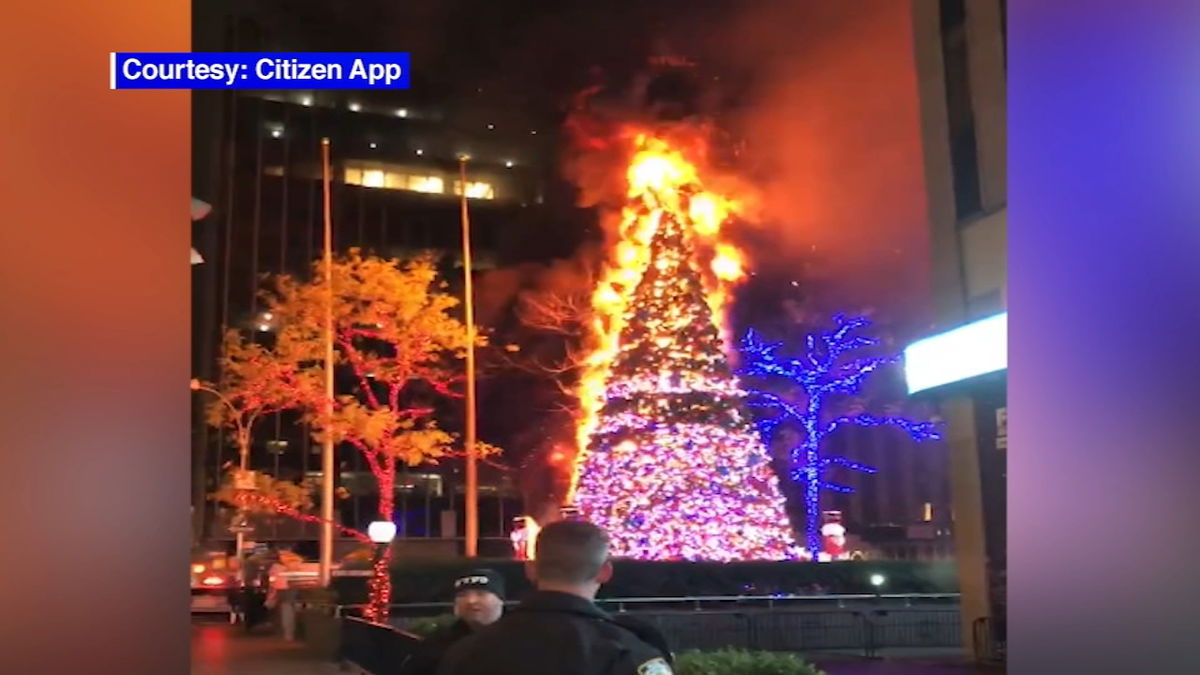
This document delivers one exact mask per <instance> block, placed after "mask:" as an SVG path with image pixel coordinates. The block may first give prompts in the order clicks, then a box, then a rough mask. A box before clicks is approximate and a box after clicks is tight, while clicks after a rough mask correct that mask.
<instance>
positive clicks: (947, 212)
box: [906, 0, 1008, 658]
mask: <svg viewBox="0 0 1200 675" xmlns="http://www.w3.org/2000/svg"><path fill="white" fill-rule="evenodd" d="M1005 5H1006V3H1005V2H1003V0H970V1H969V2H967V1H964V0H914V2H913V29H914V33H915V40H914V44H915V47H916V55H917V69H918V82H919V87H920V93H921V103H922V108H921V109H922V117H921V126H922V139H923V147H924V157H925V161H924V170H925V183H926V196H927V200H928V208H929V226H930V240H931V263H932V265H931V267H932V270H931V271H932V290H933V307H934V315H935V322H936V325H935V326H934V327H933V330H931V331H930V333H931V334H932V335H933V336H932V337H930V338H928V339H927V340H925V341H923V342H920V343H917V344H914V345H912V346H911V347H910V348H909V350H908V352H907V353H906V356H907V357H908V358H907V359H906V361H907V363H906V367H907V368H908V379H909V388H910V391H915V392H917V396H918V397H919V398H922V399H925V400H928V401H931V402H932V403H934V404H936V405H937V406H938V407H939V408H940V410H941V414H942V417H943V418H944V420H945V423H946V437H947V445H948V447H949V458H950V477H951V487H952V494H953V502H952V503H953V530H954V538H955V550H956V558H957V561H958V569H959V581H960V588H961V592H962V621H963V631H962V633H963V636H964V643H965V647H966V648H967V649H969V650H970V651H971V652H972V653H974V654H975V656H976V657H978V658H989V657H1000V656H1002V655H1003V651H1004V643H1005V624H1006V615H1007V612H1006V609H1005V607H1006V600H1005V587H1006V581H1005V580H1006V576H1007V563H1006V560H1007V554H1006V540H1005V527H1006V517H1005V510H1006V482H1007V464H1006V459H1005V457H1006V453H1007V445H1008V444H1007V430H1006V429H1007V404H1006V399H1007V377H1006V374H1007V357H1006V346H1007V342H1006V337H1005V336H1006V330H1007V290H1006V289H1007V256H1006V239H1007V219H1008V209H1007V205H1008V198H1007V161H1006V131H1007V128H1006V82H1007V63H1006V59H1007V52H1006V40H1007V25H1006V21H1005V11H1006V6H1005ZM923 347H924V348H929V347H932V348H933V350H935V351H938V350H940V355H938V356H937V357H936V358H930V359H922V358H920V352H921V349H922V348H923ZM930 378H932V379H930ZM918 380H920V382H918Z"/></svg>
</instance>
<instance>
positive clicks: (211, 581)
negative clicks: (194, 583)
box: [200, 577, 225, 586]
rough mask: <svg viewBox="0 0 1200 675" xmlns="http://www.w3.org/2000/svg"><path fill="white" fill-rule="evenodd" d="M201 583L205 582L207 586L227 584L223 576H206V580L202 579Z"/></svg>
mask: <svg viewBox="0 0 1200 675" xmlns="http://www.w3.org/2000/svg"><path fill="white" fill-rule="evenodd" d="M200 583H202V584H204V585H205V586H222V585H224V584H225V580H224V579H222V578H221V577H204V581H201V582H200Z"/></svg>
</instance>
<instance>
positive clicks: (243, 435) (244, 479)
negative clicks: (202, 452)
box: [190, 379, 254, 563]
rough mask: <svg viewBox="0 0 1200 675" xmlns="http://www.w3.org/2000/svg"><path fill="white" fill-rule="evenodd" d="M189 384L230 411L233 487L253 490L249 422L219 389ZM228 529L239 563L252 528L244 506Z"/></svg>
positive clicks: (195, 383) (194, 382)
mask: <svg viewBox="0 0 1200 675" xmlns="http://www.w3.org/2000/svg"><path fill="white" fill-rule="evenodd" d="M190 386H191V390H192V391H202V392H204V393H206V394H212V395H213V396H215V397H216V399H217V400H218V401H220V402H221V404H222V405H224V406H225V407H226V408H228V409H229V412H230V413H231V414H230V415H229V419H230V420H232V421H233V425H234V434H235V439H236V441H237V446H238V474H237V476H236V478H235V484H234V489H235V490H243V489H249V490H253V489H254V482H253V481H254V476H253V474H251V473H249V472H248V471H247V468H248V465H249V463H250V423H249V422H248V421H247V420H245V419H243V417H242V414H241V411H239V410H238V409H237V406H235V405H234V404H233V402H232V401H230V400H229V399H228V398H226V397H225V395H224V394H222V393H221V392H220V391H217V389H215V388H214V387H212V386H211V385H209V384H206V383H204V382H201V381H200V380H197V379H193V380H192V382H191V385H190ZM247 483H248V486H247ZM229 531H230V532H232V533H233V534H234V546H235V547H237V551H236V553H235V554H234V555H235V556H236V557H237V560H238V562H239V563H241V562H242V561H243V558H242V556H243V552H242V549H243V548H245V545H246V534H247V533H248V532H252V531H253V528H252V527H250V525H249V523H248V522H247V521H246V514H245V509H244V508H242V507H240V506H239V507H238V520H237V521H236V522H234V523H233V525H232V526H230V528H229Z"/></svg>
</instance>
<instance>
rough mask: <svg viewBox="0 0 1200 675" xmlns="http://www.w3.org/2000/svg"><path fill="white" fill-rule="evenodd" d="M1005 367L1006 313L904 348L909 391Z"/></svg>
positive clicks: (1006, 342) (929, 387) (1006, 357)
mask: <svg viewBox="0 0 1200 675" xmlns="http://www.w3.org/2000/svg"><path fill="white" fill-rule="evenodd" d="M1007 368H1008V313H1007V312H1005V313H1004V314H997V315H996V316H992V317H988V318H986V319H981V320H979V321H976V322H974V323H969V324H967V325H965V326H960V327H958V328H955V329H954V330H951V331H948V332H945V333H942V334H940V335H934V336H933V337H928V338H925V339H924V340H921V341H919V342H914V343H913V344H911V345H909V347H908V348H907V349H905V350H904V378H905V381H906V382H907V383H908V393H910V394H915V393H917V392H919V391H925V390H926V389H933V388H934V387H940V386H942V385H945V384H951V383H953V382H959V381H961V380H966V379H970V378H972V377H977V376H979V375H986V374H988V373H994V372H998V371H1001V370H1005V369H1007Z"/></svg>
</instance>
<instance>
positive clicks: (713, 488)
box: [573, 137, 797, 561]
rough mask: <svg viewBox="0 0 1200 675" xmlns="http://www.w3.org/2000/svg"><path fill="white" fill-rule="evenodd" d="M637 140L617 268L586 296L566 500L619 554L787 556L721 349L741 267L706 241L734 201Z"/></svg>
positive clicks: (775, 505)
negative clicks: (585, 340)
mask: <svg viewBox="0 0 1200 675" xmlns="http://www.w3.org/2000/svg"><path fill="white" fill-rule="evenodd" d="M637 142H638V146H639V152H638V153H637V154H636V155H635V157H634V160H633V163H632V164H631V166H630V170H629V174H628V177H629V184H630V189H629V204H628V205H627V207H626V209H625V215H624V221H623V225H622V235H623V236H622V241H621V242H620V245H619V246H618V247H617V250H616V262H617V264H616V265H615V266H614V267H613V268H612V269H610V270H609V275H608V276H607V278H606V279H605V280H604V281H603V282H602V283H601V285H600V287H599V288H598V289H597V291H596V296H595V298H594V304H595V306H596V309H597V312H598V316H599V319H598V320H599V322H600V323H599V324H598V326H597V331H598V333H599V334H600V336H601V338H602V339H601V342H600V347H599V348H598V349H597V350H596V352H595V353H593V354H592V359H591V361H590V363H589V365H590V366H591V367H590V369H589V370H588V372H586V373H585V376H584V380H583V387H582V391H581V394H582V396H581V399H582V400H581V402H582V404H583V410H584V413H585V417H584V424H583V425H581V436H582V438H581V440H583V439H586V445H585V446H584V447H586V451H585V452H584V453H583V454H582V456H581V458H580V459H579V461H578V464H577V473H576V476H575V481H574V484H573V496H574V502H575V504H576V505H577V506H578V508H579V509H580V512H581V514H582V515H583V516H584V517H585V518H587V519H588V520H590V521H592V522H594V523H596V524H598V525H600V526H601V527H604V528H605V529H606V530H608V532H609V533H610V535H611V536H612V540H613V554H614V555H617V556H622V557H631V558H637V559H643V560H671V559H685V560H715V561H730V560H778V559H784V558H789V557H795V556H796V554H797V550H796V548H795V543H794V540H793V536H792V532H791V527H790V525H789V523H788V518H787V515H786V512H785V508H784V507H785V504H784V498H783V495H782V493H781V492H780V489H779V484H778V480H777V478H776V476H775V473H774V471H773V470H772V468H771V463H770V458H769V457H768V455H767V451H766V448H765V447H764V445H763V444H762V442H761V441H760V439H759V437H758V435H757V433H756V431H755V429H754V427H753V425H752V423H751V421H750V419H749V416H748V415H747V414H746V413H745V412H744V410H743V403H744V399H745V393H744V392H743V391H742V390H741V388H740V387H739V385H738V382H737V379H736V378H735V376H734V374H733V372H732V370H731V368H730V366H729V363H728V361H727V359H726V356H725V352H724V340H723V335H722V330H721V328H720V324H721V323H722V319H723V316H722V314H721V312H722V306H723V304H724V298H725V292H724V290H723V287H722V284H721V280H722V279H725V280H729V279H731V278H735V277H738V276H740V275H741V270H740V262H739V259H738V257H737V256H736V255H735V251H734V250H733V249H731V248H730V247H729V246H728V245H725V244H721V243H720V242H719V241H717V239H716V235H717V233H718V231H719V227H720V225H721V223H722V222H723V221H724V220H725V219H726V218H727V217H728V215H729V213H730V212H731V210H732V209H733V207H734V204H733V203H732V202H730V201H728V200H723V199H721V198H720V197H719V196H717V195H714V194H712V193H708V192H705V191H704V190H703V189H702V186H701V185H700V182H699V180H698V178H697V176H696V170H695V167H694V166H693V165H692V164H690V163H689V162H687V161H686V160H685V159H684V158H683V156H682V155H680V154H679V153H678V152H676V151H674V150H673V149H671V148H670V147H669V146H667V145H666V143H665V142H664V141H662V140H661V139H656V138H653V137H649V138H647V137H641V138H639V139H638V141H637ZM705 257H707V259H708V260H707V262H708V267H707V270H706V269H705V268H704V267H702V262H703V259H704V258H705Z"/></svg>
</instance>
